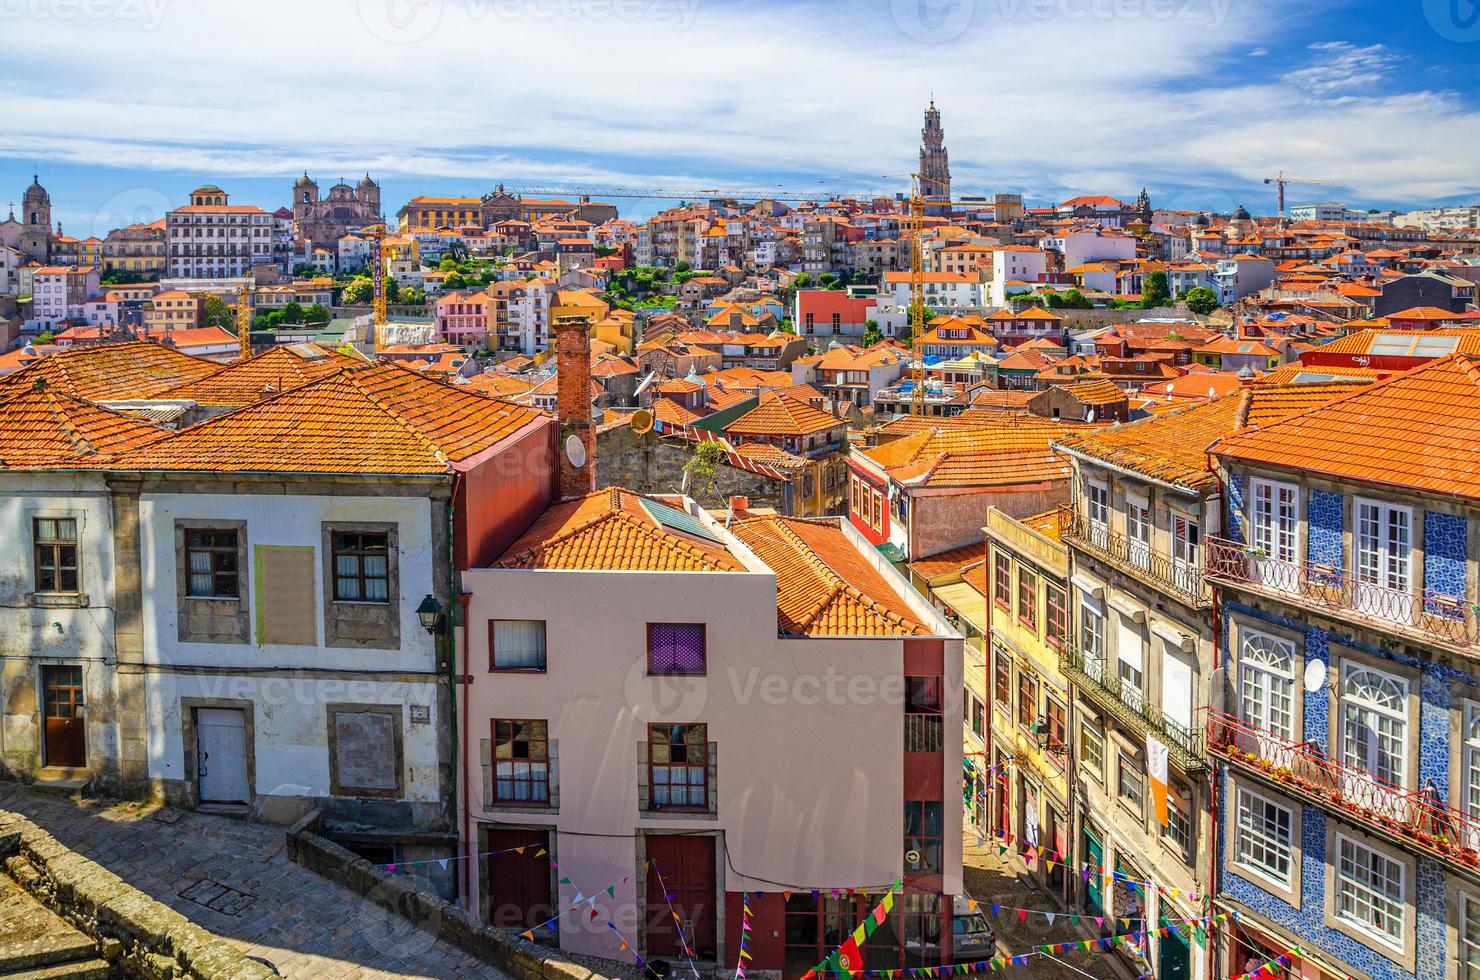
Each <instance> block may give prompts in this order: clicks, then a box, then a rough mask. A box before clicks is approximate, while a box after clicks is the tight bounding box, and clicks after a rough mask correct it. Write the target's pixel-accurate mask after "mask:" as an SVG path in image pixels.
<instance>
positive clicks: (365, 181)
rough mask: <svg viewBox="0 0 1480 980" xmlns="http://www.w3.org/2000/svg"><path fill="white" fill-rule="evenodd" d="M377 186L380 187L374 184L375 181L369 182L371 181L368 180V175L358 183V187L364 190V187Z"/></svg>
mask: <svg viewBox="0 0 1480 980" xmlns="http://www.w3.org/2000/svg"><path fill="white" fill-rule="evenodd" d="M379 186H380V185H379V184H377V183H376V182H375V181H373V180H371V179H370V175H369V174H366V175H365V176H364V179H362V180H361V181H360V187H361V188H366V187H379Z"/></svg>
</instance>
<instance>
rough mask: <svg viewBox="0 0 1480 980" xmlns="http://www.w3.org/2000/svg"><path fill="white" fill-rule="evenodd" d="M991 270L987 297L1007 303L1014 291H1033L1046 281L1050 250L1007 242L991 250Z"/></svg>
mask: <svg viewBox="0 0 1480 980" xmlns="http://www.w3.org/2000/svg"><path fill="white" fill-rule="evenodd" d="M991 270H992V271H991V272H990V277H991V278H990V280H989V281H988V283H987V287H986V288H987V290H988V293H987V298H986V301H987V303H989V304H990V305H992V306H995V307H1002V306H1006V305H1007V297H1009V296H1011V295H1012V294H1013V293H1031V292H1032V291H1033V290H1034V289H1036V288H1037V287H1038V284H1039V283H1041V282H1043V279H1044V276H1045V275H1046V274H1047V272H1048V253H1047V252H1045V251H1043V249H1041V248H1033V247H1032V246H1030V245H1004V246H1002V247H1001V248H999V249H996V250H994V251H993V252H992V265H991ZM937 312H938V311H937Z"/></svg>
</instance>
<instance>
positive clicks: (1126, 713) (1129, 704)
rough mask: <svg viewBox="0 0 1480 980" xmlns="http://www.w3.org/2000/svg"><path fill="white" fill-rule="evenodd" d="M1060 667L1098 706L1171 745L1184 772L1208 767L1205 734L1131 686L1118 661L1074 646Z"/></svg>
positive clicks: (1062, 656) (1069, 646) (1174, 758)
mask: <svg viewBox="0 0 1480 980" xmlns="http://www.w3.org/2000/svg"><path fill="white" fill-rule="evenodd" d="M1059 666H1060V667H1062V668H1063V670H1064V673H1066V674H1068V675H1069V678H1070V679H1071V680H1073V681H1074V682H1075V684H1077V685H1078V686H1079V688H1080V690H1081V691H1083V692H1084V694H1085V695H1086V696H1087V697H1088V698H1089V699H1090V700H1091V701H1093V702H1095V704H1098V705H1099V706H1100V707H1101V708H1104V709H1105V710H1106V711H1108V712H1110V713H1111V714H1113V715H1114V716H1115V717H1116V718H1117V719H1118V720H1119V721H1120V722H1121V723H1122V724H1124V725H1126V726H1127V727H1129V728H1130V729H1132V730H1133V731H1135V732H1136V733H1137V734H1140V735H1143V736H1144V735H1145V734H1146V733H1147V732H1150V733H1152V734H1153V735H1155V736H1156V737H1157V738H1159V739H1160V740H1162V741H1163V742H1165V743H1166V745H1167V750H1168V752H1169V753H1170V755H1171V757H1172V761H1173V762H1175V763H1176V765H1177V767H1178V768H1179V769H1181V770H1182V771H1183V772H1196V771H1198V770H1200V769H1206V768H1207V766H1208V759H1207V754H1206V752H1205V751H1204V750H1203V736H1202V732H1201V731H1199V730H1196V729H1190V728H1187V727H1185V726H1184V725H1182V724H1181V723H1180V722H1178V721H1176V720H1175V719H1172V718H1169V717H1167V715H1166V713H1165V712H1163V711H1162V710H1161V708H1159V707H1157V706H1156V705H1155V704H1153V703H1151V701H1150V700H1148V699H1147V697H1146V694H1145V692H1143V691H1142V690H1141V689H1140V688H1139V687H1135V686H1134V685H1131V684H1127V683H1126V682H1125V681H1123V680H1121V678H1120V677H1119V676H1118V675H1117V674H1116V673H1115V663H1114V661H1110V660H1105V659H1102V658H1098V657H1087V656H1085V655H1084V653H1083V652H1082V651H1080V650H1077V649H1075V648H1074V646H1073V645H1072V644H1066V645H1065V646H1064V648H1063V652H1062V653H1060V654H1059Z"/></svg>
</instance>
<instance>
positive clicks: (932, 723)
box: [904, 677, 945, 752]
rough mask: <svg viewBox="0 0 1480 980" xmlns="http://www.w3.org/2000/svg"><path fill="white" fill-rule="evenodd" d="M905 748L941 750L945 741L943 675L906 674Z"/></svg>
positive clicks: (915, 750)
mask: <svg viewBox="0 0 1480 980" xmlns="http://www.w3.org/2000/svg"><path fill="white" fill-rule="evenodd" d="M904 711H905V716H904V749H905V751H906V752H939V751H940V750H941V746H942V745H943V744H944V742H945V724H944V719H943V718H942V717H941V699H940V678H939V677H906V678H905V706H904Z"/></svg>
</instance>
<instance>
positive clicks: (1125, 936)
mask: <svg viewBox="0 0 1480 980" xmlns="http://www.w3.org/2000/svg"><path fill="white" fill-rule="evenodd" d="M1145 940H1146V933H1145V932H1143V931H1136V932H1128V933H1122V934H1120V935H1116V936H1105V937H1104V938H1102V939H1077V940H1072V941H1070V942H1063V943H1046V944H1040V945H1037V946H1034V947H1033V948H1031V949H1029V950H1027V951H1025V952H1021V953H1008V954H1005V955H999V956H993V957H992V958H990V959H985V960H975V961H973V962H970V963H953V964H951V965H950V966H913V967H902V968H899V969H889V970H859V969H848V968H846V967H842V966H838V965H836V964H833V963H832V957H829V958H828V959H827V960H826V961H824V962H823V963H822V964H821V965H820V966H818V967H817V968H816V969H815V970H811V971H808V973H807V974H806V975H805V976H804V977H803V978H802V980H808V978H809V977H812V976H814V975H818V976H851V977H868V978H882V980H905V978H913V977H948V976H952V975H953V974H962V973H987V972H994V971H997V970H1005V969H1007V967H1009V966H1026V965H1027V963H1028V960H1029V958H1031V957H1033V956H1040V955H1042V956H1053V955H1056V954H1062V953H1096V952H1100V953H1103V952H1109V951H1110V950H1112V949H1114V948H1115V947H1117V946H1131V947H1135V946H1139V945H1141V944H1142V943H1144V942H1145ZM1236 980H1245V978H1236ZM1247 980H1266V978H1256V977H1255V975H1254V974H1249V977H1248V978H1247Z"/></svg>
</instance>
